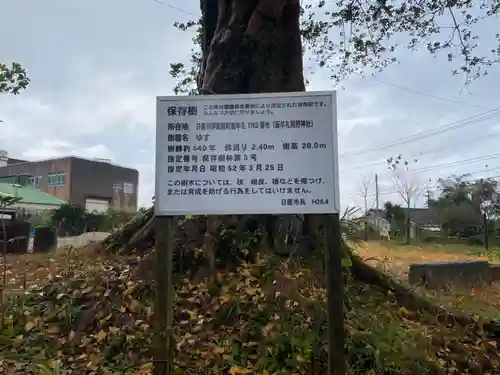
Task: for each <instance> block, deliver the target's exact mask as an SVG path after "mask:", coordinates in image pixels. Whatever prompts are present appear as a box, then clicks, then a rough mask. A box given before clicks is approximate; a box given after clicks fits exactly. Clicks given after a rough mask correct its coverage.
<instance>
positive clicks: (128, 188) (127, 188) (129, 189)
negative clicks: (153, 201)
mask: <svg viewBox="0 0 500 375" xmlns="http://www.w3.org/2000/svg"><path fill="white" fill-rule="evenodd" d="M123 192H124V193H125V194H134V184H133V183H131V182H124V183H123Z"/></svg>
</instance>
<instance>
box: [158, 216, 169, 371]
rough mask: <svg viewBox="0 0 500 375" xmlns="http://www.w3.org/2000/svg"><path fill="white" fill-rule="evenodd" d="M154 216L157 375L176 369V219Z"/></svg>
mask: <svg viewBox="0 0 500 375" xmlns="http://www.w3.org/2000/svg"><path fill="white" fill-rule="evenodd" d="M154 220H155V223H154V225H155V237H156V241H155V243H156V246H155V250H156V272H155V282H156V290H155V311H154V315H155V325H156V327H155V351H154V353H153V357H154V361H153V362H154V370H153V374H154V375H170V374H172V370H173V367H174V366H173V332H172V320H173V319H172V316H173V298H174V295H173V293H174V287H173V280H172V276H173V270H172V268H173V267H172V266H173V252H174V246H173V242H174V241H173V225H174V223H173V221H174V217H172V216H157V217H155V218H154Z"/></svg>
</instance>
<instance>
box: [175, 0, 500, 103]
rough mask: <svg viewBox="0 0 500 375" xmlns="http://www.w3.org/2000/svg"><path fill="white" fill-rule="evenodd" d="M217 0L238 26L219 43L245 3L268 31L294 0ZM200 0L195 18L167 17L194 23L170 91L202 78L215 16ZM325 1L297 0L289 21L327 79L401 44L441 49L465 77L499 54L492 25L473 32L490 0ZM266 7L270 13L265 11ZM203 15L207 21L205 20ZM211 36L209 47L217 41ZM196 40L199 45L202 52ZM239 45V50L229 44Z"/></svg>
mask: <svg viewBox="0 0 500 375" xmlns="http://www.w3.org/2000/svg"><path fill="white" fill-rule="evenodd" d="M220 3H221V6H220V9H221V13H220V15H224V14H225V15H228V11H227V10H228V9H232V10H231V11H230V12H231V13H232V14H234V15H236V16H237V17H236V18H233V19H232V21H229V19H226V20H225V23H226V24H228V22H231V24H232V26H238V27H237V29H238V30H239V31H235V32H232V33H230V34H225V36H224V38H226V37H228V38H227V39H226V43H225V44H226V45H227V42H228V41H229V39H232V41H233V42H232V43H233V44H234V43H235V40H236V39H238V37H237V35H239V39H240V42H239V43H241V41H242V40H243V39H242V38H241V37H242V36H247V32H248V30H247V26H248V24H249V23H250V22H249V20H250V18H252V16H253V13H252V12H253V10H257V11H258V12H260V9H264V8H265V10H264V13H262V15H263V17H261V16H254V17H253V20H252V22H254V21H257V22H258V23H259V24H260V25H262V26H263V27H265V28H266V29H267V30H268V31H271V30H273V29H279V28H280V24H281V20H282V18H281V14H285V13H287V10H285V8H287V9H291V8H290V7H293V6H297V5H298V3H299V2H298V0H286V1H284V0H269V1H265V2H263V1H260V2H259V1H256V0H254V1H249V2H248V4H247V5H240V3H243V2H240V1H236V0H230V1H220ZM200 4H201V7H202V14H203V16H202V19H201V20H192V21H189V22H185V23H180V22H176V23H175V26H176V27H178V28H179V29H181V30H187V29H194V30H195V31H196V32H197V33H196V36H195V37H194V38H193V42H194V48H193V55H192V58H191V60H190V63H189V65H188V66H185V64H183V63H175V64H172V65H171V68H172V69H171V74H172V75H173V76H174V77H176V78H178V79H179V80H178V84H177V86H176V89H175V91H176V93H191V94H193V93H197V92H198V87H197V86H198V83H199V79H198V78H201V80H203V76H204V75H205V68H206V56H204V55H207V48H211V47H210V43H211V42H212V39H211V36H213V35H214V31H215V29H216V23H215V24H214V23H212V22H213V20H217V19H218V18H219V17H218V16H219V12H218V10H217V9H218V8H219V7H218V5H217V0H200ZM264 4H267V5H264ZM332 4H333V2H326V1H325V0H318V1H313V2H309V3H307V4H305V5H304V7H302V8H301V9H300V12H301V16H302V17H301V22H300V29H297V28H295V31H294V32H295V33H297V34H298V33H300V35H295V37H294V38H295V39H299V40H300V36H301V37H302V41H303V47H304V51H307V52H309V53H308V55H309V56H312V57H311V60H310V62H311V63H312V64H313V66H312V67H313V68H314V65H315V67H317V68H324V69H327V71H329V72H330V76H331V78H332V80H333V81H334V82H337V83H338V82H340V81H341V80H343V79H345V78H346V77H348V76H349V75H351V74H359V73H361V74H363V73H366V72H367V71H369V72H377V71H381V70H383V69H384V68H386V67H387V66H389V65H390V64H393V63H395V62H397V58H396V56H395V52H396V51H397V50H398V49H399V48H405V47H406V48H407V49H409V50H410V51H415V50H417V49H419V48H425V49H426V50H427V51H428V52H429V53H430V54H432V55H434V56H438V55H442V56H443V58H444V59H446V60H448V61H450V62H452V63H454V68H453V69H452V73H453V74H459V73H462V74H464V75H465V79H466V80H465V81H466V83H469V82H470V81H472V80H474V79H477V78H479V77H480V76H482V75H485V74H487V73H488V69H490V68H491V66H492V65H494V64H497V63H498V62H499V61H500V34H497V33H496V31H495V29H494V28H486V27H484V28H483V30H488V32H490V33H491V34H490V35H479V33H480V28H481V27H483V26H485V23H486V22H488V21H489V20H490V19H493V18H494V16H496V15H497V14H498V12H499V10H500V5H499V3H498V2H495V1H491V2H474V1H472V0H458V1H453V2H450V1H434V0H423V1H419V2H400V3H388V2H387V1H379V0H373V1H357V2H356V1H354V2H353V1H350V0H339V1H336V2H335V7H334V8H333V9H332V7H331V5H332ZM207 10H208V12H207ZM271 13H272V14H274V16H271V17H269V18H267V16H269V14H271ZM259 14H260V13H259ZM222 18H223V17H222ZM222 18H220V19H222ZM285 18H286V17H285ZM206 20H208V21H209V24H208V25H207V24H206ZM275 21H277V22H275ZM253 25H256V23H255V22H254V23H253ZM205 26H208V28H207V31H208V33H205V31H204V30H205ZM254 30H256V29H255V28H254ZM254 34H255V32H254ZM272 35H273V33H272V32H271V33H269V32H266V33H265V34H263V35H262V36H261V37H259V39H258V44H260V42H262V41H263V40H266V38H269V37H270V36H272ZM282 35H283V34H282ZM229 36H231V37H229ZM480 37H483V41H484V40H486V41H488V42H490V41H492V44H489V45H485V43H484V42H483V43H482V45H481V48H479V45H480V43H478V40H480ZM217 40H218V39H216V42H215V43H214V47H215V46H216V45H217V44H219V43H218V42H217ZM254 41H255V39H254ZM281 42H282V39H280V38H278V39H277V40H275V41H274V43H275V44H278V45H279V44H280V43H281ZM402 46H403V47H402ZM199 47H202V48H201V52H202V53H200V49H198V48H199ZM283 50H284V49H283ZM239 52H241V51H240V50H238V51H235V53H239ZM301 53H302V50H300V51H299V50H298V49H297V48H293V51H288V52H286V51H282V52H276V54H277V55H280V54H281V55H282V56H285V55H290V54H291V55H295V56H296V57H295V59H294V60H296V58H297V57H298V56H300V55H301ZM218 54H220V53H218ZM256 60H259V58H257V59H256ZM252 65H253V62H252V61H248V62H247V64H246V66H247V67H249V66H252ZM243 70H245V68H243ZM314 70H315V69H313V71H314ZM240 72H241V70H240Z"/></svg>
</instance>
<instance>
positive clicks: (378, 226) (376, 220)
mask: <svg viewBox="0 0 500 375" xmlns="http://www.w3.org/2000/svg"><path fill="white" fill-rule="evenodd" d="M378 195H379V194H378V174H376V173H375V202H376V203H375V204H376V206H377V212H376V214H375V223H376V226H377V230H378V232H379V234H380V220H379V217H378V214H379V208H380V207H379V200H378Z"/></svg>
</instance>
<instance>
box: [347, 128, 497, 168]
mask: <svg viewBox="0 0 500 375" xmlns="http://www.w3.org/2000/svg"><path fill="white" fill-rule="evenodd" d="M499 135H500V134H488V135H487V136H486V137H481V138H479V139H475V140H472V141H470V140H467V141H466V142H460V143H452V144H449V145H448V146H439V147H435V148H431V149H430V150H427V151H423V152H420V153H419V154H417V155H412V156H411V159H418V158H420V157H421V156H426V155H429V154H433V153H435V152H438V151H443V150H446V149H449V148H457V147H459V146H461V145H462V144H464V145H465V144H466V145H467V146H470V145H472V144H476V143H478V142H481V141H483V140H484V139H485V138H489V139H491V138H495V137H498V136H499ZM384 161H385V160H382V161H372V162H370V163H365V164H358V165H355V166H352V167H349V168H341V169H340V172H342V171H346V170H353V169H363V168H368V167H373V166H376V165H381V163H382V162H384Z"/></svg>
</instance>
